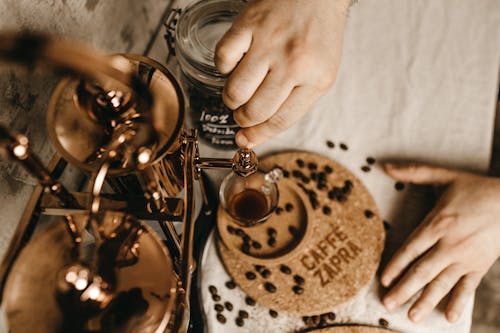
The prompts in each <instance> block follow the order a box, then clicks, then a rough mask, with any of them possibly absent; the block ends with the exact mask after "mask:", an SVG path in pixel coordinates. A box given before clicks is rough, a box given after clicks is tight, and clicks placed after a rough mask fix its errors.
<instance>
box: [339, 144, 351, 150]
mask: <svg viewBox="0 0 500 333" xmlns="http://www.w3.org/2000/svg"><path fill="white" fill-rule="evenodd" d="M340 149H342V150H348V149H349V147H347V145H346V144H345V143H340Z"/></svg>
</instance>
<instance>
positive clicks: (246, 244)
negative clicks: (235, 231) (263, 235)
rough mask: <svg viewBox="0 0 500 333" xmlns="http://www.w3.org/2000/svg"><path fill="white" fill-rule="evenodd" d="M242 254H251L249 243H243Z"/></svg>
mask: <svg viewBox="0 0 500 333" xmlns="http://www.w3.org/2000/svg"><path fill="white" fill-rule="evenodd" d="M241 252H243V253H245V254H250V244H248V243H243V244H242V245H241Z"/></svg>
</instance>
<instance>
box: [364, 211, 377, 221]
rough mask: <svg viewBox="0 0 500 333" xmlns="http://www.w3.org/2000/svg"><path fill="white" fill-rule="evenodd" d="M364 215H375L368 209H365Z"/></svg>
mask: <svg viewBox="0 0 500 333" xmlns="http://www.w3.org/2000/svg"><path fill="white" fill-rule="evenodd" d="M365 216H366V218H369V219H371V218H372V217H373V216H375V214H373V212H372V211H371V210H369V209H367V210H365Z"/></svg>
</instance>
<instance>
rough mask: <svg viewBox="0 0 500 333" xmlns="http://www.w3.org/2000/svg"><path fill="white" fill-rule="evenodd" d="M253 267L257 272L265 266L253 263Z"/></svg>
mask: <svg viewBox="0 0 500 333" xmlns="http://www.w3.org/2000/svg"><path fill="white" fill-rule="evenodd" d="M253 267H254V268H255V270H256V271H257V272H261V271H262V270H263V269H264V268H266V266H262V265H254V266H253Z"/></svg>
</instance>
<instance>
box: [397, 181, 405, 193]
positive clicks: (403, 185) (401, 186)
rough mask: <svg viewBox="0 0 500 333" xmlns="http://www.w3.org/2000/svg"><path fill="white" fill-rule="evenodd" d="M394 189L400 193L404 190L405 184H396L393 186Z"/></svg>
mask: <svg viewBox="0 0 500 333" xmlns="http://www.w3.org/2000/svg"><path fill="white" fill-rule="evenodd" d="M394 188H395V189H396V191H400V192H401V191H402V190H404V189H405V183H402V182H396V183H395V184H394Z"/></svg>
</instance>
